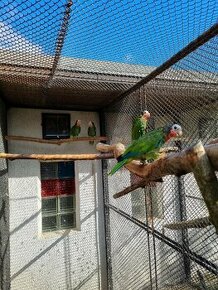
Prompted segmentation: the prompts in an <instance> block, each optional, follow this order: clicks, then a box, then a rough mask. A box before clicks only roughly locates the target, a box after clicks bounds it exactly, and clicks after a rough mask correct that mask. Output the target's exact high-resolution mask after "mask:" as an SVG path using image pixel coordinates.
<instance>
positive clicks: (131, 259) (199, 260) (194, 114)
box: [105, 38, 218, 289]
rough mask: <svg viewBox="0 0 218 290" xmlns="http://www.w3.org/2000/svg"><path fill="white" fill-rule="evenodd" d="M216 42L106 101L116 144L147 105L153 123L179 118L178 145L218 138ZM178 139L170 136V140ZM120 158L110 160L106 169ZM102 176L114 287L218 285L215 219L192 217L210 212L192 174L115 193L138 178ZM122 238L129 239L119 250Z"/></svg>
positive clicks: (128, 135) (126, 138) (124, 139)
mask: <svg viewBox="0 0 218 290" xmlns="http://www.w3.org/2000/svg"><path fill="white" fill-rule="evenodd" d="M216 47H217V38H212V39H211V40H209V41H208V42H206V43H205V44H204V45H202V46H200V47H199V48H198V49H196V50H195V51H194V52H192V53H190V54H188V55H187V56H186V57H185V58H183V59H181V60H180V61H178V62H177V63H175V64H174V65H172V66H171V67H170V68H169V69H167V70H165V71H164V72H163V73H162V74H159V75H158V76H156V77H155V78H154V79H152V80H151V81H149V82H147V83H146V84H144V85H142V86H141V87H136V90H135V91H134V90H131V92H130V94H125V96H124V97H123V98H121V100H120V101H117V102H114V103H113V104H111V106H109V107H107V109H106V110H105V120H106V133H107V135H108V136H109V137H110V141H111V143H117V142H122V143H123V144H125V145H127V144H129V143H131V128H132V121H133V119H134V118H135V117H136V116H137V115H139V114H140V112H141V111H142V110H144V109H147V110H149V112H150V113H151V119H150V120H149V128H148V130H150V129H153V128H156V127H159V126H163V125H164V124H167V123H170V122H177V123H179V124H181V126H182V128H183V138H182V140H181V144H180V147H181V148H180V149H185V148H187V147H189V146H190V145H193V144H194V143H196V142H197V141H198V140H199V139H200V140H202V142H203V143H204V144H206V143H207V142H208V141H209V140H210V139H213V138H215V137H217V135H218V132H217V125H218V115H217V109H218V94H217V87H216V84H217V56H216V54H215V53H214V51H215V48H216ZM174 145H175V144H174V141H172V142H170V143H169V144H168V145H167V146H174ZM115 163H116V161H115V160H110V161H108V171H109V170H110V169H111V168H112V166H113V165H114V164H115ZM105 179H106V181H105V182H108V200H107V201H106V207H107V208H108V209H109V214H108V216H109V217H110V218H109V220H108V223H109V225H108V227H109V228H110V235H111V241H110V242H111V246H110V247H111V263H112V271H111V276H112V280H113V285H114V289H123V288H122V287H121V286H120V285H121V284H122V283H124V284H123V285H125V286H124V288H125V289H217V288H218V272H217V269H218V264H217V259H218V251H217V246H218V238H217V234H216V233H215V229H214V227H213V226H206V227H205V226H203V225H202V224H199V222H198V221H195V219H197V218H202V217H206V216H208V212H207V208H206V206H205V203H204V201H203V198H202V196H201V193H200V191H199V188H198V186H197V183H196V181H195V179H194V177H193V174H191V173H190V174H187V175H185V176H181V177H175V176H168V177H164V182H163V183H152V184H151V185H149V186H146V187H145V188H144V189H142V188H141V189H137V190H135V191H133V192H131V193H129V194H128V195H125V196H123V197H121V198H117V199H114V198H113V194H115V193H116V192H119V191H121V190H122V189H124V188H125V187H127V186H129V185H131V184H132V182H134V180H135V181H136V180H137V179H136V177H135V178H134V176H133V174H131V173H130V172H129V171H128V170H127V169H121V170H119V171H118V172H116V173H115V174H114V175H113V176H109V177H106V176H105ZM180 221H190V222H192V223H193V228H189V227H187V226H186V227H183V228H179V227H177V229H174V230H172V229H169V228H168V226H169V225H172V224H176V223H178V222H180ZM197 223H198V224H197ZM133 229H134V230H135V231H134V230H133ZM141 229H144V232H143V233H142V230H141ZM136 233H137V234H136ZM121 241H123V243H124V245H123V248H121V249H120V250H118V249H119V248H120V243H121ZM123 253H125V254H123ZM141 260H142V261H141ZM143 263H144V264H145V265H144V266H143ZM124 264H125V265H126V266H125V268H124V266H123V265H124ZM148 264H149V271H150V272H149V271H148V269H147V268H146V267H147V265H148ZM139 265H140V266H139ZM138 266H139V269H140V271H139V270H138ZM126 269H128V270H127V273H128V274H127V275H126ZM118 273H119V274H118ZM133 277H134V278H133Z"/></svg>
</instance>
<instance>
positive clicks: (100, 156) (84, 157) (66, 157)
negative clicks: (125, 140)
mask: <svg viewBox="0 0 218 290" xmlns="http://www.w3.org/2000/svg"><path fill="white" fill-rule="evenodd" d="M0 158H5V159H10V160H15V159H36V160H47V161H52V160H96V159H110V158H113V154H112V153H105V154H10V153H0Z"/></svg>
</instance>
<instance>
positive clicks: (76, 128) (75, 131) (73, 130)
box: [70, 125, 81, 137]
mask: <svg viewBox="0 0 218 290" xmlns="http://www.w3.org/2000/svg"><path fill="white" fill-rule="evenodd" d="M80 131H81V128H80V126H77V125H74V126H73V127H72V128H71V130H70V136H71V137H77V136H79V134H80Z"/></svg>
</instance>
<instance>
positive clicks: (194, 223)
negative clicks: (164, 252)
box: [164, 217, 212, 230]
mask: <svg viewBox="0 0 218 290" xmlns="http://www.w3.org/2000/svg"><path fill="white" fill-rule="evenodd" d="M210 225H212V224H211V222H210V220H209V217H202V218H196V219H193V220H189V221H182V222H175V223H171V224H166V225H164V227H165V228H168V229H171V230H182V229H191V228H206V227H208V226H210Z"/></svg>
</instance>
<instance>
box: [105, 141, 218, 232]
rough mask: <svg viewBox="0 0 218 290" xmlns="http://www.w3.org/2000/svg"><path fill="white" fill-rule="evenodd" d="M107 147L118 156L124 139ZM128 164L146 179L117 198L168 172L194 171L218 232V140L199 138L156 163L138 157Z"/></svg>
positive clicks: (116, 196) (172, 173)
mask: <svg viewBox="0 0 218 290" xmlns="http://www.w3.org/2000/svg"><path fill="white" fill-rule="evenodd" d="M105 148H109V149H113V151H114V155H115V157H118V156H120V155H121V154H122V153H123V152H124V151H125V147H124V145H123V144H121V143H119V144H116V145H112V147H105ZM125 167H126V168H127V169H128V170H129V171H131V172H132V173H135V174H137V175H138V176H140V177H143V179H144V180H143V181H140V182H139V183H138V184H134V185H131V186H129V187H127V188H125V189H124V190H122V191H120V192H118V193H116V194H115V195H114V198H118V197H121V196H123V195H125V194H127V193H129V192H131V191H132V190H135V189H137V188H139V187H143V186H146V185H148V184H149V183H150V182H151V181H153V180H156V179H159V178H161V177H164V176H167V175H176V176H181V175H183V174H187V173H190V172H193V173H194V176H195V179H196V181H197V184H198V186H199V188H200V191H201V194H202V196H203V198H204V201H205V203H206V206H207V209H208V211H209V218H210V221H211V223H212V224H213V225H214V226H215V228H216V231H217V233H218V181H217V178H216V175H215V172H214V171H215V170H218V143H215V144H210V145H205V147H204V146H203V145H202V143H201V142H198V143H197V144H196V145H194V146H192V147H189V148H187V149H185V150H183V151H181V152H179V153H171V154H169V155H168V156H165V157H163V158H160V159H158V160H156V161H154V162H152V163H149V164H146V165H141V164H140V163H139V162H138V161H132V162H130V163H128V164H126V166H125Z"/></svg>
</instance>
